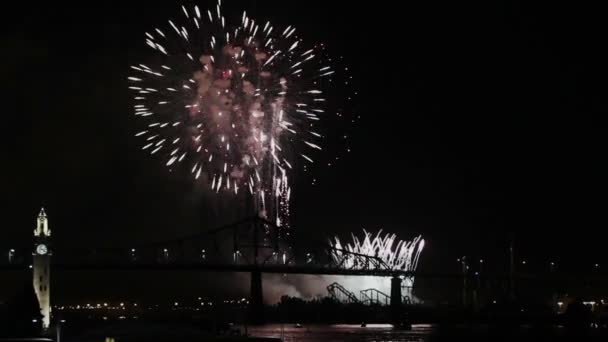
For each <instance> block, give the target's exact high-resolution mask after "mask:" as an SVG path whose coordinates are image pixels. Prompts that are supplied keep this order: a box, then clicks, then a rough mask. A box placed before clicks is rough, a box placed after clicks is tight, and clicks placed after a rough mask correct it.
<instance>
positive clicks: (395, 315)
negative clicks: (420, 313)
mask: <svg viewBox="0 0 608 342" xmlns="http://www.w3.org/2000/svg"><path fill="white" fill-rule="evenodd" d="M401 281H402V279H401V278H400V277H399V276H393V278H391V306H390V310H391V323H393V324H395V325H399V324H400V323H402V322H401V321H402V319H403V317H402V316H403V303H402V302H401Z"/></svg>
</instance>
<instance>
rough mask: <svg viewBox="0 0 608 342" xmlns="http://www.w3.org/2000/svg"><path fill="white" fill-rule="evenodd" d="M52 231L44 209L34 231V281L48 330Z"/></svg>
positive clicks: (45, 327) (44, 323) (43, 324)
mask: <svg viewBox="0 0 608 342" xmlns="http://www.w3.org/2000/svg"><path fill="white" fill-rule="evenodd" d="M50 240H51V230H50V229H49V222H48V219H47V217H46V213H45V212H44V208H42V209H40V214H38V219H37V220H36V229H35V230H34V253H33V267H32V268H33V272H32V273H33V281H34V290H35V291H36V296H37V297H38V303H40V313H41V314H42V315H43V316H44V317H43V318H42V327H43V328H44V329H47V328H48V327H49V324H50V322H51V298H50V293H51V250H50V247H49V243H50V242H51V241H50Z"/></svg>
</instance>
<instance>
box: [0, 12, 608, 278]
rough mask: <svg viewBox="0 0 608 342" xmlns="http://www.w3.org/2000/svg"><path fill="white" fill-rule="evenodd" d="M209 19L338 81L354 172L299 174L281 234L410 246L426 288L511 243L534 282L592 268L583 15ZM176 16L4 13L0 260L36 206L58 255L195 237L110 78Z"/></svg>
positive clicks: (589, 46)
mask: <svg viewBox="0 0 608 342" xmlns="http://www.w3.org/2000/svg"><path fill="white" fill-rule="evenodd" d="M225 2H226V3H228V4H227V6H228V11H229V10H230V9H231V8H235V9H239V10H240V8H241V6H242V7H244V8H247V9H248V11H249V12H250V13H252V16H257V17H261V18H267V19H271V20H272V21H273V22H275V23H277V24H278V25H283V24H294V25H296V26H297V27H298V28H299V32H300V34H301V35H302V36H303V37H305V38H307V37H310V39H312V40H321V41H325V42H327V43H328V45H329V46H330V48H331V49H332V50H333V51H334V52H335V54H336V55H337V56H344V58H345V60H346V61H347V62H348V63H349V64H350V65H351V66H352V70H353V76H354V77H355V84H356V89H357V91H358V93H359V95H358V96H357V97H356V98H355V100H354V102H353V105H352V106H351V108H352V113H354V114H355V115H361V121H360V122H359V125H358V126H357V128H356V129H354V130H351V132H350V135H351V136H352V137H353V139H352V147H353V152H352V153H351V154H349V155H348V156H345V158H344V159H343V160H342V161H341V163H339V164H337V165H335V166H333V167H332V168H327V169H325V170H324V171H320V172H318V173H317V178H318V183H317V185H316V186H314V187H311V186H309V185H308V184H309V183H310V179H301V180H300V181H299V182H298V184H297V188H296V190H295V191H296V193H295V202H294V222H293V226H294V229H295V230H296V234H306V235H307V236H315V237H318V238H319V239H322V238H325V237H326V236H328V235H329V234H333V233H334V232H335V233H340V234H345V233H347V232H349V231H353V230H354V231H358V230H360V229H361V228H367V229H378V228H384V229H386V230H387V231H391V232H396V233H399V234H400V236H403V237H404V238H405V237H411V236H413V235H414V234H419V233H420V234H423V235H424V236H425V237H426V239H427V241H428V245H427V246H428V249H427V250H426V252H425V254H424V256H423V262H422V264H421V267H426V268H427V269H439V268H443V269H446V268H450V267H452V263H455V259H453V258H455V257H456V256H457V255H462V254H468V255H480V256H485V255H489V256H488V257H490V256H491V255H496V254H499V253H500V251H501V250H504V248H505V243H506V242H505V241H506V236H507V234H508V232H509V231H511V230H513V231H516V232H517V234H516V236H517V241H518V248H519V251H520V254H521V255H522V256H526V257H529V258H531V259H533V260H537V262H538V263H544V262H546V260H548V259H549V258H558V259H561V260H572V261H574V260H576V261H577V262H578V261H580V262H586V263H587V262H589V263H590V262H591V260H593V261H595V260H598V258H600V257H601V246H603V245H605V239H602V238H600V237H604V236H605V233H604V232H603V230H604V227H605V225H606V222H605V219H604V215H602V214H603V212H604V205H605V202H606V201H605V199H604V197H605V193H606V181H605V174H606V171H607V170H606V167H605V162H604V159H605V156H606V154H605V144H603V143H602V142H603V141H604V140H605V139H603V138H604V134H603V133H604V132H603V131H604V126H603V125H602V124H600V120H599V118H600V115H603V114H604V113H605V112H606V109H607V108H606V101H605V98H606V86H605V85H606V79H607V77H606V76H607V67H606V65H607V64H606V60H608V59H607V57H608V56H607V55H606V53H605V51H604V50H605V47H604V45H605V41H606V33H607V32H608V30H607V28H608V27H607V26H608V24H606V21H605V20H604V15H603V12H602V11H601V10H600V9H599V8H593V7H591V6H583V5H581V4H574V3H571V4H570V5H569V6H568V7H566V6H561V5H560V4H559V3H548V4H546V5H540V4H536V5H532V4H529V2H523V3H520V4H518V3H516V2H496V1H489V2H488V1H482V2H478V3H476V4H463V3H461V2H446V3H442V2H395V1H380V2H378V1H373V2H365V1H364V2H359V3H355V2H354V1H349V2H348V5H347V4H346V2H337V1H336V2H330V1H316V0H315V1H298V2H297V3H296V2H291V1H289V2H288V1H274V0H273V1H239V2H238V5H239V6H235V3H236V2H229V1H225ZM208 3H209V5H212V2H208ZM398 3H399V6H398V5H397V4H398ZM200 5H201V6H202V7H207V2H205V1H201V2H200ZM26 6H27V7H26ZM573 6H574V7H573ZM178 12H179V6H178V5H177V4H176V3H175V4H174V3H173V2H165V4H163V5H159V4H156V3H153V2H140V3H138V2H132V1H129V2H126V1H122V2H112V1H105V2H80V3H76V4H70V5H67V3H66V4H60V3H57V2H46V3H44V4H42V5H36V6H34V5H30V4H23V5H17V7H16V8H14V9H12V10H5V11H3V16H5V18H4V19H3V25H2V26H3V29H2V30H1V36H0V37H1V38H0V42H1V44H2V51H3V53H2V54H0V73H1V79H2V89H3V90H2V92H1V94H2V97H3V98H4V100H2V107H0V112H1V115H2V121H1V122H2V128H3V129H2V135H1V136H0V139H1V145H0V146H1V147H0V148H1V150H2V161H3V162H2V168H1V174H0V182H1V183H0V188H1V189H2V205H1V206H0V216H1V217H2V228H1V229H2V233H1V234H0V241H2V243H0V245H5V243H4V242H5V241H18V242H19V244H24V243H29V241H30V240H29V239H30V234H31V230H32V229H33V225H34V218H35V214H36V213H37V211H38V210H39V207H40V206H41V205H44V206H45V207H47V209H48V213H49V215H50V218H51V224H52V228H53V229H54V233H55V243H56V244H57V245H71V244H75V243H76V244H93V245H96V244H102V245H109V244H118V245H129V244H130V243H132V242H133V241H137V240H138V239H140V240H158V239H163V238H171V237H175V236H176V235H179V236H181V235H184V234H188V233H192V232H194V231H197V230H200V229H205V228H210V227H208V226H209V225H211V223H209V222H201V217H202V216H204V215H201V214H200V211H205V210H208V211H213V212H216V211H218V210H221V208H222V207H225V206H226V204H221V205H220V204H217V203H209V202H208V201H206V200H203V199H202V198H201V196H200V194H199V192H198V191H196V190H193V189H192V185H191V184H190V183H189V180H187V179H176V178H175V177H167V175H166V172H165V170H164V168H163V167H162V166H161V165H160V164H159V163H157V162H156V161H154V160H151V159H149V158H148V156H146V155H145V154H143V153H141V151H139V142H138V141H137V140H135V138H133V137H132V136H133V134H134V132H135V130H136V125H135V120H134V118H133V116H132V113H131V107H132V103H131V100H130V97H129V95H130V94H129V93H128V92H127V89H126V88H127V84H126V76H127V74H128V67H129V65H130V64H132V63H136V62H140V60H141V59H140V58H141V57H142V56H144V54H143V53H142V51H145V47H144V42H143V32H145V31H146V30H148V29H150V28H152V27H154V26H156V25H157V24H159V23H164V22H165V20H166V19H167V18H168V17H170V16H172V15H173V16H174V15H175V14H177V13H178ZM234 13H235V15H237V16H238V15H239V14H240V11H237V12H234ZM218 208H220V209H218ZM5 239H6V240H5ZM603 258H605V257H603ZM446 265H448V266H446ZM606 266H607V267H608V263H607V265H606Z"/></svg>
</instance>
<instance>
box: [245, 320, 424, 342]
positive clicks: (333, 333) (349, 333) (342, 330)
mask: <svg viewBox="0 0 608 342" xmlns="http://www.w3.org/2000/svg"><path fill="white" fill-rule="evenodd" d="M432 330H433V326H432V325H429V324H415V325H413V327H412V330H410V331H403V330H401V331H400V330H394V329H393V327H392V326H391V325H389V324H368V325H367V327H361V326H359V325H348V324H337V325H303V326H302V327H301V328H298V327H296V326H295V325H294V324H285V325H281V324H269V325H264V326H261V327H249V334H250V335H251V336H256V337H276V338H283V341H285V342H313V341H315V342H317V341H330V342H337V341H353V342H363V341H365V342H368V341H369V342H371V341H374V342H383V341H386V342H388V341H404V342H422V341H425V340H426V337H428V336H429V335H430V333H431V332H432Z"/></svg>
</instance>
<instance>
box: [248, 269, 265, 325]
mask: <svg viewBox="0 0 608 342" xmlns="http://www.w3.org/2000/svg"><path fill="white" fill-rule="evenodd" d="M250 289H251V290H250V293H249V296H250V298H249V322H250V323H251V324H254V325H261V324H264V323H266V320H265V319H264V294H263V292H262V273H261V272H260V271H259V270H255V271H253V272H251V288H250Z"/></svg>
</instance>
